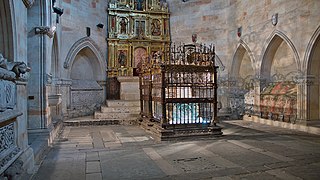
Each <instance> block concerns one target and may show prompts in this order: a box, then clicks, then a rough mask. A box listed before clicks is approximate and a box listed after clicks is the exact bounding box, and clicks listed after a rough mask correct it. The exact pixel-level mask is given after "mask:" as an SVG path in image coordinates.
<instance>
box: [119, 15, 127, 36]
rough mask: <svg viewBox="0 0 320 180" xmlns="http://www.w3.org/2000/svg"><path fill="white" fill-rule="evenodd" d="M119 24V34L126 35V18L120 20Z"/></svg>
mask: <svg viewBox="0 0 320 180" xmlns="http://www.w3.org/2000/svg"><path fill="white" fill-rule="evenodd" d="M119 24H120V34H126V33H127V24H128V23H127V21H126V18H121V21H120V22H119Z"/></svg>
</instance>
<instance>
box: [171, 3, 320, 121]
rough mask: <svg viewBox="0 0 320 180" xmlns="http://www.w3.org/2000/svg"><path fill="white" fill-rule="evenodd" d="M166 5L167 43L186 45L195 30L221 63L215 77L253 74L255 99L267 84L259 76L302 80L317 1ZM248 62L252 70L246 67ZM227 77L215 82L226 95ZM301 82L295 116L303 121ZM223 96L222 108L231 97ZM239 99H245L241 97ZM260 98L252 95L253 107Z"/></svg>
mask: <svg viewBox="0 0 320 180" xmlns="http://www.w3.org/2000/svg"><path fill="white" fill-rule="evenodd" d="M168 3H169V6H170V12H171V20H170V23H171V24H170V25H171V36H172V41H174V42H183V43H190V42H191V35H192V34H193V33H195V34H197V35H198V42H203V43H207V44H208V43H212V42H213V43H214V44H215V45H216V53H217V55H218V57H219V59H220V60H221V61H222V63H223V64H224V65H225V66H226V69H225V70H224V71H222V72H221V71H220V74H219V79H220V80H226V79H228V78H230V76H233V77H239V76H238V75H239V74H240V76H241V77H242V78H244V77H246V76H252V77H253V79H252V80H254V82H252V83H253V84H252V85H254V86H255V89H256V91H255V92H256V93H258V94H256V97H258V96H259V93H260V92H261V91H262V88H263V87H265V86H267V84H264V85H262V86H261V83H263V82H264V80H263V79H267V82H268V81H272V80H274V79H272V76H273V75H274V74H276V73H281V74H282V75H286V74H287V73H289V72H299V73H300V78H301V79H307V75H306V72H307V65H308V60H309V58H310V57H309V55H310V49H311V48H312V47H313V45H314V41H315V40H314V39H315V37H314V35H315V33H317V32H318V31H319V30H318V29H319V26H320V24H319V22H320V11H319V10H318V9H319V7H320V1H317V0H307V1H292V0H282V1H272V0H261V1H254V2H253V1H251V0H197V1H196V0H190V1H187V2H183V1H175V0H168ZM273 16H274V17H276V16H277V17H278V18H277V20H278V21H277V23H274V24H273V23H272V17H273ZM274 19H276V18H274ZM274 22H275V21H274ZM239 48H240V49H241V48H244V50H245V52H244V53H245V55H243V54H241V53H237V52H238V50H239ZM308 52H309V54H308ZM249 59H250V60H249ZM250 64H251V67H252V68H248V66H249V67H250ZM234 72H236V73H234ZM277 78H279V77H277ZM226 81H228V82H227V83H222V82H220V86H219V89H220V91H219V93H220V95H221V94H224V93H230V89H229V90H228V87H230V85H231V86H232V83H231V84H230V79H229V80H226ZM302 81H304V82H302ZM302 81H300V82H299V83H300V84H299V85H298V86H299V87H300V90H299V91H298V100H297V101H298V107H299V108H298V116H300V117H299V118H301V119H303V118H304V119H306V118H308V117H307V116H308V115H306V112H307V111H308V108H307V104H308V103H309V102H308V100H307V97H309V96H311V95H310V94H309V95H308V93H307V88H308V85H306V84H304V83H305V81H308V80H302ZM301 82H302V84H301ZM224 86H226V87H224ZM237 88H238V87H237ZM260 88H261V89H260ZM235 89H236V88H235ZM221 90H223V91H221ZM248 91H249V89H245V91H244V92H240V91H236V93H238V92H240V94H241V93H245V92H248ZM317 94H318V93H317ZM224 95H225V94H224ZM220 97H221V96H220ZM225 97H226V96H224V97H221V101H223V106H230V99H227V98H225ZM241 98H242V101H244V100H243V96H242V97H241ZM259 102H260V100H259V99H258V98H257V99H255V105H257V106H259ZM318 109H319V108H318ZM299 114H300V115H299ZM318 116H319V115H318Z"/></svg>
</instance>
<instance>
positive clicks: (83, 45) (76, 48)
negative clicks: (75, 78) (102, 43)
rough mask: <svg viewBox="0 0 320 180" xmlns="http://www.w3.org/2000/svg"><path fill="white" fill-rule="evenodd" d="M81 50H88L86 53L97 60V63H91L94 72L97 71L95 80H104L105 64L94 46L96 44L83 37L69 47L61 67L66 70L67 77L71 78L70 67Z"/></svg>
mask: <svg viewBox="0 0 320 180" xmlns="http://www.w3.org/2000/svg"><path fill="white" fill-rule="evenodd" d="M82 50H88V52H92V54H91V55H94V56H95V57H96V59H97V62H94V61H93V62H92V63H93V65H94V68H95V70H96V71H97V72H96V73H97V76H96V80H105V79H106V72H105V68H106V62H105V61H104V59H103V55H102V53H101V51H100V50H99V48H98V46H97V45H96V43H95V42H94V41H93V40H92V39H91V38H89V37H84V38H82V39H80V40H78V41H77V42H76V43H74V44H73V46H72V47H71V49H70V51H69V53H68V55H67V57H66V60H65V62H64V65H63V67H64V68H65V69H67V70H68V75H67V76H68V78H70V76H71V66H72V64H73V63H74V60H75V59H76V56H77V55H78V54H79V52H80V51H82Z"/></svg>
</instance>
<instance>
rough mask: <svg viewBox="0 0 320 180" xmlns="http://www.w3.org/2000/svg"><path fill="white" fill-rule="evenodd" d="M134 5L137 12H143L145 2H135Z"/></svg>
mask: <svg viewBox="0 0 320 180" xmlns="http://www.w3.org/2000/svg"><path fill="white" fill-rule="evenodd" d="M134 4H135V9H136V10H139V11H143V9H144V5H145V2H144V0H135V1H134Z"/></svg>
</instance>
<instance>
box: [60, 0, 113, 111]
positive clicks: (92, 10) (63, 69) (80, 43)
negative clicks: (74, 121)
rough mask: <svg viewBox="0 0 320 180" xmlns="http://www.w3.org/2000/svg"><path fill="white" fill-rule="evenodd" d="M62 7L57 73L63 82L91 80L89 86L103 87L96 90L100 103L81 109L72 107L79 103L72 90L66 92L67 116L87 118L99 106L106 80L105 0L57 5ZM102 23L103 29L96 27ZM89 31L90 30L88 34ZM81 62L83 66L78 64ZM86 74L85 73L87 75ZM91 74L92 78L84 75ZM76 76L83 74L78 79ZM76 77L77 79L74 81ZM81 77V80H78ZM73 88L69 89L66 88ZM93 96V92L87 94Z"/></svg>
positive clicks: (69, 0) (72, 0)
mask: <svg viewBox="0 0 320 180" xmlns="http://www.w3.org/2000/svg"><path fill="white" fill-rule="evenodd" d="M60 6H61V7H62V8H64V14H63V15H62V16H61V19H60V20H61V21H60V25H61V31H60V32H59V34H60V37H61V39H63V43H61V44H60V47H61V49H60V53H59V56H60V61H59V67H60V74H61V77H62V78H65V79H66V80H69V81H70V82H71V80H75V79H78V80H80V79H86V80H88V79H90V80H91V81H92V83H94V82H95V83H99V84H100V85H102V86H101V87H102V90H101V91H100V90H99V93H98V94H96V95H99V98H95V100H97V99H99V101H96V102H92V103H91V104H89V105H86V106H89V107H90V108H89V109H90V110H89V109H88V107H85V105H84V104H83V106H82V108H83V109H81V107H80V106H79V104H78V105H77V108H75V106H74V102H78V101H80V100H81V99H75V98H76V97H78V96H76V94H78V93H79V91H77V93H75V91H72V90H70V89H69V91H70V92H71V93H66V94H64V95H63V98H64V101H65V102H62V106H63V107H62V111H63V113H64V114H65V115H66V116H69V117H74V116H81V115H87V114H88V113H89V114H90V113H92V111H93V110H94V109H96V108H97V106H100V105H101V102H100V100H101V99H105V98H106V96H105V89H106V88H105V81H106V73H105V70H106V67H107V66H106V64H107V62H106V53H107V42H106V34H107V29H106V27H107V26H106V24H107V13H106V12H107V11H106V9H107V7H108V2H107V1H101V0H90V1H79V0H63V1H62V2H61V4H60ZM99 23H101V24H103V25H104V27H103V28H99V27H97V24H99ZM88 29H90V30H89V31H90V32H88ZM81 59H84V60H83V61H84V62H85V64H79V63H80V61H81ZM86 71H87V72H86ZM84 72H86V73H90V72H91V77H90V78H89V76H87V75H89V74H86V73H84ZM77 74H78V75H79V74H82V75H81V76H77ZM75 76H76V77H77V78H75ZM81 77H83V78H81ZM71 84H72V83H71ZM70 87H71V88H72V85H71V86H68V87H66V88H70ZM90 93H95V91H94V92H93V91H92V92H90ZM92 107H93V108H92Z"/></svg>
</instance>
